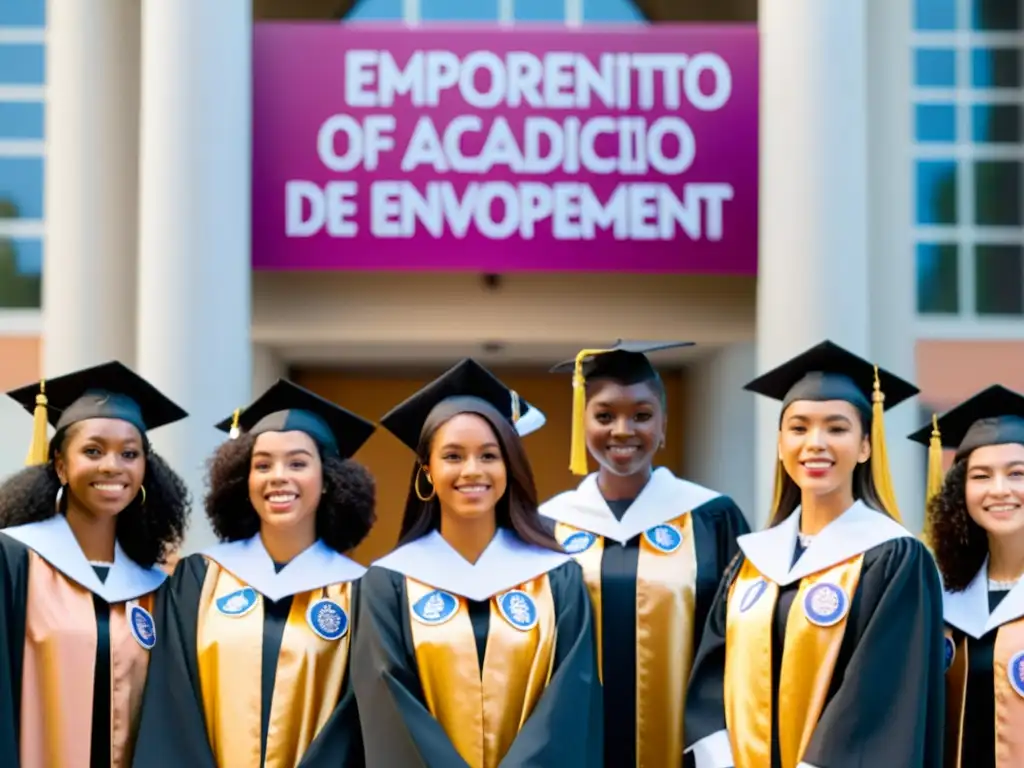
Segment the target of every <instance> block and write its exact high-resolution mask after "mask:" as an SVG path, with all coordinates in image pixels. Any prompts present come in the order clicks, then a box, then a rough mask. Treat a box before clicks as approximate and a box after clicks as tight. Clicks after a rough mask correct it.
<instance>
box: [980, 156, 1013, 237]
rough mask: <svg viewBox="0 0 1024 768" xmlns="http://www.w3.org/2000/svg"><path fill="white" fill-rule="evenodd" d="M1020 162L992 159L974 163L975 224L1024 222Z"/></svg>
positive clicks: (1000, 224) (1009, 225)
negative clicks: (1022, 216)
mask: <svg viewBox="0 0 1024 768" xmlns="http://www.w3.org/2000/svg"><path fill="white" fill-rule="evenodd" d="M1020 182H1021V164H1020V162H1019V161H1016V160H989V161H979V162H976V163H975V164H974V223H975V224H981V225H985V226H991V227H1016V226H1020V224H1022V223H1024V222H1022V221H1021V196H1020V186H1021V184H1020Z"/></svg>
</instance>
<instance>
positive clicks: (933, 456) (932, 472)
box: [921, 413, 943, 544]
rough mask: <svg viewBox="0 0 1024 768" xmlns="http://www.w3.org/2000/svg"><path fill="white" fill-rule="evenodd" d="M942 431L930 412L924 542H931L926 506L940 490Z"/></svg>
mask: <svg viewBox="0 0 1024 768" xmlns="http://www.w3.org/2000/svg"><path fill="white" fill-rule="evenodd" d="M942 480H943V477H942V433H941V432H940V431H939V419H938V417H937V416H936V415H935V414H934V413H933V414H932V436H931V440H929V441H928V485H927V490H926V491H925V515H924V531H923V532H922V534H921V538H922V539H923V540H924V542H925V543H926V544H929V543H930V542H931V525H929V522H928V520H929V518H928V507H929V506H930V505H931V501H932V499H933V498H935V497H936V496H937V495H938V494H939V491H941V490H942Z"/></svg>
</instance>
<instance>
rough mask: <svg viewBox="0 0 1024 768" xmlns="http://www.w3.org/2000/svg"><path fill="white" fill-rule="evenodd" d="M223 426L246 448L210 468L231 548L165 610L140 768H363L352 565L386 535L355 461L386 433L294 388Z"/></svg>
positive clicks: (194, 563)
mask: <svg viewBox="0 0 1024 768" xmlns="http://www.w3.org/2000/svg"><path fill="white" fill-rule="evenodd" d="M218 427H219V428H220V429H223V430H229V429H230V431H231V434H232V435H233V436H234V439H231V440H228V441H226V442H225V443H224V444H222V445H221V447H220V448H219V449H218V450H217V452H216V453H215V454H214V456H213V459H212V461H211V464H210V476H209V492H208V494H207V497H206V513H207V516H208V518H209V520H210V523H211V524H212V526H213V530H214V533H215V534H216V535H217V537H218V538H219V539H220V543H219V544H216V545H214V546H213V547H211V548H210V549H208V550H206V551H204V552H202V553H197V554H194V555H190V556H189V557H186V558H184V559H183V560H182V561H181V562H179V563H178V566H177V568H176V569H175V572H174V576H173V578H172V579H171V581H170V582H169V583H168V587H167V589H166V591H165V592H162V593H161V595H160V598H159V599H158V600H157V606H156V616H157V625H158V627H160V628H161V629H162V630H163V632H164V638H163V644H162V645H161V646H160V647H159V652H158V653H156V654H154V656H153V659H152V663H151V670H150V680H149V685H148V686H147V689H146V697H145V700H144V702H143V713H142V724H141V728H140V733H139V749H138V751H137V753H136V754H137V757H136V761H135V765H137V766H139V768H160V767H161V766H167V768H181V766H187V768H259V767H260V766H268V768H269V767H270V766H273V767H274V768H285V767H286V766H287V768H295V767H298V766H302V768H314V767H315V766H328V765H329V766H345V767H346V768H352V767H353V766H362V765H363V755H362V744H361V738H360V732H359V721H358V713H357V710H356V705H355V700H354V696H353V692H352V689H351V683H350V665H349V648H350V643H351V638H352V633H353V628H354V616H355V613H356V603H357V583H358V580H359V578H360V577H361V576H362V575H363V573H364V570H365V569H364V568H363V567H362V566H361V565H359V564H358V563H356V562H354V561H353V560H350V559H349V558H348V557H346V556H345V555H344V554H343V553H345V552H347V551H349V550H351V549H352V548H353V547H355V546H356V545H357V544H359V542H360V541H362V539H363V538H364V537H365V536H366V534H367V533H368V532H369V531H370V527H371V526H372V525H373V522H374V498H375V488H374V483H373V479H372V478H371V476H370V475H369V473H368V472H367V471H366V470H365V469H364V468H363V467H362V466H360V465H359V464H357V463H356V462H354V461H352V460H351V458H350V457H351V456H352V455H353V454H354V453H355V452H356V451H357V450H358V449H359V447H360V446H362V445H363V443H364V442H366V440H367V439H369V437H370V435H372V434H373V432H374V429H375V427H374V425H373V424H372V423H370V422H368V421H366V420H364V419H362V418H360V417H359V416H357V415H355V414H353V413H350V412H349V411H347V410H345V409H344V408H341V407H339V406H337V405H335V404H334V403H331V402H329V401H327V400H325V399H323V398H321V397H319V396H317V395H315V394H314V393H312V392H309V391H308V390H305V389H303V388H301V387H299V386H297V385H295V384H292V383H290V382H288V381H285V380H279V381H278V382H277V383H276V384H274V385H273V386H272V387H271V388H270V389H268V390H267V391H266V392H265V393H264V394H263V395H262V396H260V397H259V399H257V400H256V401H255V402H253V403H252V404H251V405H250V406H249V407H248V408H246V409H245V410H244V411H241V412H240V413H239V412H236V414H235V419H228V420H226V421H224V422H222V423H221V424H219V425H218Z"/></svg>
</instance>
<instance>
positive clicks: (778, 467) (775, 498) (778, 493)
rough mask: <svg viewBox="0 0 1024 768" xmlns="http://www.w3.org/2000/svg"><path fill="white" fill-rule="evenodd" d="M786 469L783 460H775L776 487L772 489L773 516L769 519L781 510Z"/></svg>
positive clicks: (772, 518)
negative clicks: (783, 478)
mask: <svg viewBox="0 0 1024 768" xmlns="http://www.w3.org/2000/svg"><path fill="white" fill-rule="evenodd" d="M785 471H786V470H785V469H783V467H782V461H781V460H780V461H776V462H775V489H774V490H773V491H772V507H771V509H772V516H771V518H770V520H769V523H770V521H771V520H774V519H775V515H776V514H778V512H779V502H780V501H782V474H783V473H784V472H785Z"/></svg>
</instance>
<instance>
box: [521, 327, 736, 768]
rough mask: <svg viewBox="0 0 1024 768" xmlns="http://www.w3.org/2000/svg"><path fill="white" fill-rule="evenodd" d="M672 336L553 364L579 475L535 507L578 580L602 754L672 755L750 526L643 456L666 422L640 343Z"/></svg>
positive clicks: (650, 759)
mask: <svg viewBox="0 0 1024 768" xmlns="http://www.w3.org/2000/svg"><path fill="white" fill-rule="evenodd" d="M683 346H690V342H675V343H644V342H622V341H619V342H618V343H616V344H615V345H614V346H612V347H610V348H608V349H605V350H583V351H581V352H580V353H579V354H578V355H577V357H576V359H575V360H570V361H568V362H566V363H562V364H560V365H558V366H556V367H555V368H554V370H555V371H570V372H572V373H573V379H574V380H573V406H574V407H573V414H574V418H573V425H572V429H573V432H572V440H573V443H572V456H571V459H572V461H571V469H572V471H573V472H574V473H575V474H577V475H586V477H584V479H583V480H582V482H581V483H580V485H579V487H578V488H576V489H575V490H572V491H567V492H565V493H562V494H559V495H558V496H555V497H554V498H553V499H551V500H550V501H548V502H546V503H544V504H542V505H541V508H540V513H541V515H544V516H545V517H547V518H549V519H551V520H552V521H553V522H554V523H555V524H556V525H555V537H556V538H557V539H558V541H559V542H560V543H561V544H562V546H563V547H564V548H565V549H566V551H567V552H569V553H570V554H572V556H573V557H574V558H575V559H576V560H577V562H578V563H579V564H580V565H581V566H582V567H583V573H584V578H585V580H586V583H587V587H588V589H589V591H590V595H591V599H592V603H593V609H594V624H595V629H596V633H597V638H598V656H599V663H600V666H601V673H602V682H603V685H604V739H605V745H604V760H605V764H606V765H609V766H623V767H625V766H640V765H643V766H645V767H648V768H655V766H663V767H664V768H678V766H680V765H681V764H682V761H683V730H684V724H683V704H684V700H685V695H686V685H687V682H688V681H689V677H690V665H691V664H692V662H693V655H694V652H695V651H696V648H697V644H698V643H699V642H700V637H701V634H702V632H703V629H704V622H705V620H706V618H707V615H708V611H709V610H710V608H711V602H712V600H713V599H714V596H715V592H716V591H717V589H718V583H719V581H720V580H721V577H722V574H723V573H724V572H725V569H726V568H727V566H728V565H729V562H730V561H731V560H732V558H733V556H734V555H735V554H736V551H737V550H736V537H737V536H739V535H741V534H744V533H748V532H749V530H750V528H749V526H748V525H747V522H746V520H745V519H744V518H743V515H742V514H741V513H740V510H739V508H738V507H737V506H736V504H735V503H734V502H733V500H732V499H730V498H729V497H728V496H725V495H723V494H721V493H718V492H717V491H714V490H711V489H710V488H705V487H703V486H700V485H697V484H696V483H691V482H689V481H687V480H683V479H681V478H678V477H676V476H675V475H674V474H673V473H672V471H671V470H669V469H667V468H666V467H658V468H656V469H655V468H654V461H655V459H656V455H657V452H658V450H659V449H660V448H662V447H663V446H664V440H665V430H666V429H667V426H668V424H667V414H666V408H665V404H666V398H665V385H664V384H663V382H662V380H661V377H660V376H659V375H658V372H657V371H656V370H655V369H654V366H653V365H652V364H651V361H650V360H649V359H648V357H647V355H648V354H650V353H652V352H655V351H657V350H662V349H670V348H673V347H683ZM588 452H589V454H590V455H591V456H592V457H593V458H594V460H595V461H596V462H597V465H598V470H597V472H596V473H592V474H588V468H587V453H588Z"/></svg>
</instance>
